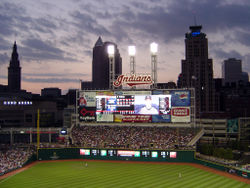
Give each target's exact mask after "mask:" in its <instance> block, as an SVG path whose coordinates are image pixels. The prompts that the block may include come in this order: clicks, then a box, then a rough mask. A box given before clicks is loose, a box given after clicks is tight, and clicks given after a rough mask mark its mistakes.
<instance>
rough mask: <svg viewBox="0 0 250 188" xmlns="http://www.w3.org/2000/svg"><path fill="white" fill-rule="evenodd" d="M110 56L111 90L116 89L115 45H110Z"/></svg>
mask: <svg viewBox="0 0 250 188" xmlns="http://www.w3.org/2000/svg"><path fill="white" fill-rule="evenodd" d="M107 50H108V56H109V89H114V85H113V83H114V81H115V46H114V45H113V44H110V45H108V48H107Z"/></svg>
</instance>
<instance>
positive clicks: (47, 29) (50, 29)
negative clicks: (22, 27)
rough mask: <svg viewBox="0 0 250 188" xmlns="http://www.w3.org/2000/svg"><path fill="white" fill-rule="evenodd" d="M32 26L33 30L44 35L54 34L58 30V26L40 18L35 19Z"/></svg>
mask: <svg viewBox="0 0 250 188" xmlns="http://www.w3.org/2000/svg"><path fill="white" fill-rule="evenodd" d="M32 22H33V24H32V26H31V27H32V29H34V30H36V31H39V32H42V33H52V34H53V33H54V30H56V29H58V27H57V25H56V24H55V23H54V22H52V21H51V20H49V19H48V18H47V19H46V18H38V19H34V20H33V21H32Z"/></svg>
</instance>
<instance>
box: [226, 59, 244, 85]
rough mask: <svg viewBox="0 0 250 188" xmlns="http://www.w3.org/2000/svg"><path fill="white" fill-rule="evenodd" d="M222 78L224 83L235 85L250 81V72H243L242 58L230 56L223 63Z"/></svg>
mask: <svg viewBox="0 0 250 188" xmlns="http://www.w3.org/2000/svg"><path fill="white" fill-rule="evenodd" d="M222 80H223V84H224V85H228V86H231V85H235V86H238V85H239V84H240V82H242V83H241V84H246V83H248V74H247V73H245V72H242V62H241V60H240V59H235V58H229V59H227V60H224V62H223V64H222Z"/></svg>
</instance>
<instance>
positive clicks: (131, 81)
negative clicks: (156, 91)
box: [114, 74, 153, 87]
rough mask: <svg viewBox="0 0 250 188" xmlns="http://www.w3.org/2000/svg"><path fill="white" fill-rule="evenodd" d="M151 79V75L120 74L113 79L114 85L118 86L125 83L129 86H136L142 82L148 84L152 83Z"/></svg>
mask: <svg viewBox="0 0 250 188" xmlns="http://www.w3.org/2000/svg"><path fill="white" fill-rule="evenodd" d="M152 83H153V80H152V77H151V75H135V74H131V75H123V74H122V75H120V76H118V78H117V79H116V80H115V81H114V86H115V87H119V86H121V85H123V84H127V85H129V86H131V87H132V86H136V85H142V84H149V85H152Z"/></svg>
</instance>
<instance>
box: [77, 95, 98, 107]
mask: <svg viewBox="0 0 250 188" xmlns="http://www.w3.org/2000/svg"><path fill="white" fill-rule="evenodd" d="M95 97H96V92H93V91H92V92H86V91H84V92H80V94H79V106H87V107H95V106H96V102H95Z"/></svg>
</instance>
